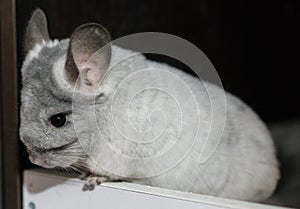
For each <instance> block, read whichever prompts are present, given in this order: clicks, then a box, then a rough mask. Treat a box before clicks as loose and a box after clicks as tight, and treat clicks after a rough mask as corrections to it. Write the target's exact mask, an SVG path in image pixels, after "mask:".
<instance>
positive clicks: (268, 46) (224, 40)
mask: <svg viewBox="0 0 300 209" xmlns="http://www.w3.org/2000/svg"><path fill="white" fill-rule="evenodd" d="M37 7H39V8H41V9H43V10H44V12H45V13H46V15H47V17H48V21H49V22H48V23H49V32H50V36H51V37H52V38H66V37H69V36H70V35H71V34H72V32H73V30H74V29H75V28H76V27H78V26H79V25H81V24H83V23H87V22H98V23H100V24H102V25H103V26H104V27H106V28H107V29H108V31H109V32H110V33H111V35H112V38H113V39H115V38H119V37H122V36H124V35H129V34H131V33H136V32H148V31H156V32H165V33H170V34H174V35H177V36H180V37H182V38H184V39H186V40H188V41H190V42H192V43H193V44H195V45H196V46H198V47H199V48H200V49H201V50H202V51H203V52H204V53H205V54H206V55H207V56H208V58H209V59H210V60H211V62H212V63H213V64H214V66H215V68H216V70H217V71H218V73H219V76H220V77H221V80H222V82H223V85H224V87H225V89H226V90H227V91H229V92H232V93H234V94H236V95H237V96H239V97H240V98H242V99H243V100H244V101H245V102H246V103H248V104H249V105H250V106H251V107H252V108H253V109H254V110H255V111H256V112H257V113H258V114H259V115H260V116H261V117H262V119H263V120H264V121H266V122H267V123H268V124H273V123H277V122H282V121H292V120H294V119H297V118H300V108H299V107H300V98H299V90H300V78H299V76H300V73H299V71H300V68H299V46H300V44H299V38H300V33H299V30H298V29H299V27H300V24H299V23H300V21H299V20H300V18H299V15H300V12H299V10H300V2H299V0H274V1H244V0H240V1H222V0H191V1H182V0H180V1H179V0H172V1H171V0H152V1H145V0H89V1H87V0H85V1H83V0H80V1H71V0H51V1H37V0H26V1H23V0H18V1H17V35H18V36H17V43H18V67H19V68H20V66H21V63H22V59H23V58H24V54H23V52H22V42H23V35H24V30H25V27H26V23H27V21H28V19H29V18H30V16H31V13H32V12H33V10H34V9H36V8H37ZM170 62H171V64H176V62H173V61H170ZM299 140H300V139H299ZM21 146H22V145H21ZM299 150H300V147H299ZM279 155H280V150H279ZM279 157H280V156H279ZM21 158H22V163H21V166H22V168H25V167H28V166H30V164H29V162H28V160H27V157H26V151H25V149H23V148H22V147H21ZM24 159H25V160H24ZM298 163H299V161H298ZM286 165H287V166H286ZM293 166H295V164H292V165H291V166H289V165H288V164H284V166H282V168H285V169H284V170H283V171H282V176H283V177H282V179H284V180H286V179H288V178H289V174H287V172H286V171H287V168H286V167H292V168H293ZM290 170H293V169H290ZM280 187H281V184H280V185H279V188H280ZM298 202H299V201H298ZM299 204H300V203H299Z"/></svg>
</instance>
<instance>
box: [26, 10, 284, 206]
mask: <svg viewBox="0 0 300 209" xmlns="http://www.w3.org/2000/svg"><path fill="white" fill-rule="evenodd" d="M24 48H25V51H26V54H27V56H26V58H25V60H24V63H23V66H22V69H21V71H22V91H21V124H20V137H21V140H22V141H23V142H24V144H25V145H26V148H27V150H28V153H29V156H30V160H31V161H32V162H33V163H34V164H37V165H40V166H42V167H45V168H55V167H61V168H65V169H69V168H71V169H74V170H76V171H78V172H80V173H82V174H84V176H85V178H84V179H85V180H86V182H85V184H84V189H85V190H92V189H93V188H94V186H95V185H97V184H100V183H101V182H104V181H115V180H121V181H128V182H133V183H139V184H145V185H150V186H157V187H162V188H167V189H175V190H180V191H186V192H193V193H200V194H207V195H214V196H220V197H226V198H234V199H240V200H249V201H263V200H264V199H266V198H268V197H269V196H270V195H271V194H272V192H273V190H274V189H275V187H276V183H277V181H278V179H279V171H278V163H277V160H276V157H275V154H276V153H275V149H274V146H273V142H272V139H271V137H270V135H269V132H268V130H267V128H266V126H265V125H264V123H263V122H262V121H261V120H260V118H259V117H258V116H257V115H256V114H255V113H254V112H253V111H252V110H251V109H250V108H249V107H248V106H247V105H246V104H244V103H243V102H242V101H241V100H240V99H238V98H236V97H235V96H233V95H231V94H229V93H227V92H224V91H223V90H222V89H221V88H220V87H218V86H217V85H214V84H211V83H209V82H206V81H202V80H200V79H199V78H196V77H194V76H192V75H189V74H187V73H185V72H183V71H181V70H179V69H176V68H174V67H171V66H169V65H167V64H163V63H158V62H155V61H151V60H148V59H146V58H145V56H144V55H143V54H141V53H138V52H135V51H131V50H128V49H124V48H121V47H118V46H116V45H115V44H111V40H110V35H109V34H108V32H107V31H106V30H105V29H104V28H103V27H102V26H100V25H98V24H94V23H91V24H85V25H82V26H80V27H79V28H77V29H76V30H75V31H74V32H73V34H72V36H71V38H70V39H64V40H60V41H59V40H51V39H50V38H49V35H48V29H47V20H46V16H45V14H44V13H43V12H42V11H41V10H39V9H38V10H36V11H35V12H34V13H33V15H32V17H31V19H30V21H29V23H28V26H27V29H26V34H25V47H24ZM222 95H223V96H222ZM224 98H226V102H225V103H224V101H223V100H224ZM212 101H214V102H213V103H214V104H213V105H212ZM224 108H225V109H224ZM224 110H226V111H225V112H224ZM224 118H225V119H224ZM211 121H214V123H212V122H211ZM222 121H225V122H224V124H225V125H222ZM218 136H220V137H218ZM218 139H219V140H218ZM207 150H208V151H207ZM203 153H206V154H204V155H203ZM207 153H210V154H207ZM201 156H202V157H201ZM203 156H205V157H203Z"/></svg>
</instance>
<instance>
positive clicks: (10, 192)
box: [0, 0, 21, 209]
mask: <svg viewBox="0 0 300 209" xmlns="http://www.w3.org/2000/svg"><path fill="white" fill-rule="evenodd" d="M0 8H1V10H0V15H1V19H0V21H1V22H0V26H1V30H0V31H1V43H0V44H1V98H2V99H1V102H2V104H1V108H2V110H1V111H2V113H1V114H2V136H1V139H2V140H1V143H2V144H1V145H2V151H1V154H2V200H3V202H2V206H3V208H5V209H19V208H21V204H20V173H19V157H18V105H17V100H18V96H17V95H18V94H17V91H18V89H17V67H16V24H15V23H16V21H15V1H14V0H0Z"/></svg>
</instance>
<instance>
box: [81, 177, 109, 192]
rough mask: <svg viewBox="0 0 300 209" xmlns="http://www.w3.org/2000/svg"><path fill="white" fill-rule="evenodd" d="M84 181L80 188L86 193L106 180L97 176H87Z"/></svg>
mask: <svg viewBox="0 0 300 209" xmlns="http://www.w3.org/2000/svg"><path fill="white" fill-rule="evenodd" d="M84 179H85V180H86V181H85V183H84V185H83V187H82V191H87V190H89V191H92V190H94V189H95V186H97V185H99V184H101V183H103V182H105V181H107V180H108V178H107V177H104V176H98V175H89V176H86V177H84Z"/></svg>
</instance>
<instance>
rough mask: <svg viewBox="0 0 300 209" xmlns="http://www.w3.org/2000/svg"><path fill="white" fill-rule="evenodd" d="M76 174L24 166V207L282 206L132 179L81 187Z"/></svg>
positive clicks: (214, 208)
mask: <svg viewBox="0 0 300 209" xmlns="http://www.w3.org/2000/svg"><path fill="white" fill-rule="evenodd" d="M82 185H83V182H82V181H80V180H79V179H76V178H70V177H66V176H62V175H56V174H53V173H49V172H45V171H43V170H25V171H24V184H23V209H225V208H226V209H276V208H277V209H280V208H281V209H282V208H283V207H275V206H268V205H263V204H255V203H248V202H242V201H236V200H230V199H224V198H216V197H211V196H205V195H199V194H192V193H185V192H179V191H174V190H167V189H161V188H155V187H149V186H143V185H138V184H131V183H123V182H119V183H103V184H102V185H101V186H97V187H96V188H95V190H94V191H85V192H83V191H82V190H81V188H82Z"/></svg>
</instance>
